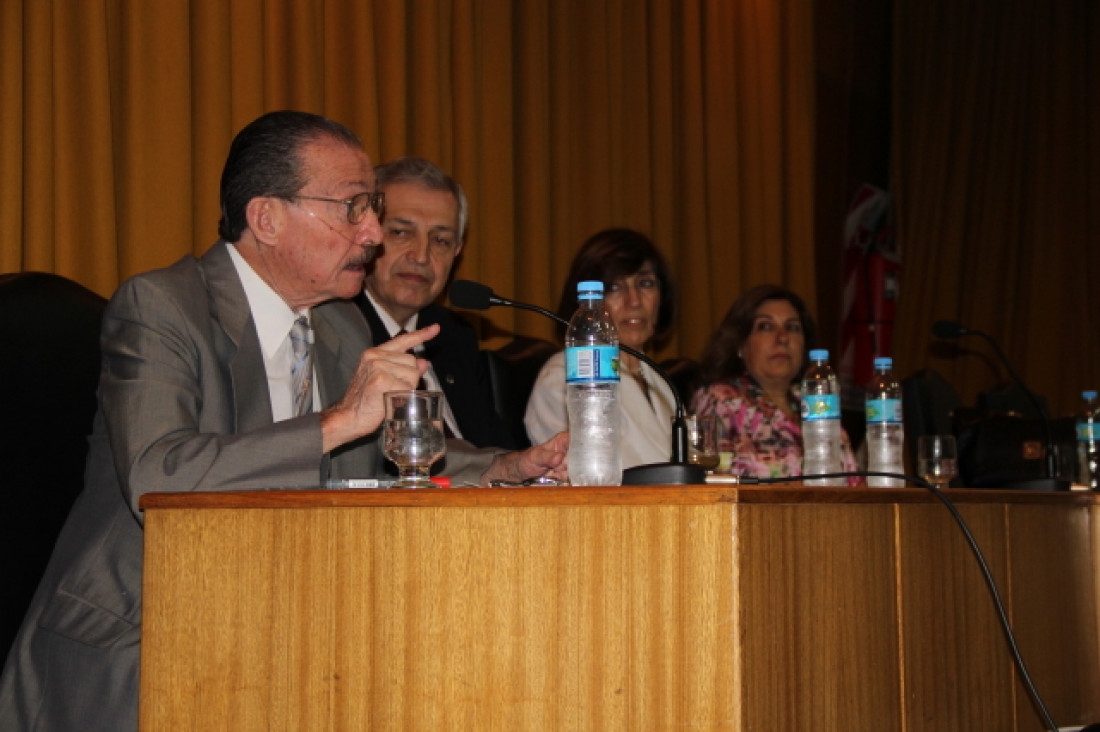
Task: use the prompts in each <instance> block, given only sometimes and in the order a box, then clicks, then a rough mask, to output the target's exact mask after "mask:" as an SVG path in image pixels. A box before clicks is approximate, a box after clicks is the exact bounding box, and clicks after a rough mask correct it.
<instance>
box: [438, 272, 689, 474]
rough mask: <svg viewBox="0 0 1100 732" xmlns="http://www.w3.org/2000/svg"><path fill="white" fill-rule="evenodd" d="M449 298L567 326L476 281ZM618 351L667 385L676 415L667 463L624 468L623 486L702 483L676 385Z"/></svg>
mask: <svg viewBox="0 0 1100 732" xmlns="http://www.w3.org/2000/svg"><path fill="white" fill-rule="evenodd" d="M450 298H451V304H452V305H454V306H455V307H457V308H462V309H463V310H488V309H489V308H490V307H492V306H493V305H504V306H505V307H510V308H519V309H521V310H530V311H531V312H534V313H539V314H540V315H545V316H546V317H548V318H551V319H552V320H555V321H557V322H559V323H561V324H562V325H565V326H568V325H569V321H568V320H566V319H565V318H563V317H561V316H559V315H558V314H557V313H552V312H550V311H549V310H547V309H546V308H540V307H539V306H538V305H529V304H527V303H523V302H515V301H514V300H508V299H507V298H503V297H498V296H497V295H496V294H494V293H493V290H492V289H491V288H490V287H488V286H487V285H483V284H481V283H480V282H471V281H470V280H455V282H454V284H452V285H451V290H450ZM619 348H620V350H623V351H625V352H626V353H629V354H630V355H631V356H633V357H634V358H636V359H638V360H639V361H644V362H645V363H647V364H648V365H649V367H650V368H652V369H653V370H654V371H656V372H657V374H658V375H659V376H660V377H661V378H662V379H664V381H665V383H666V384H668V388H669V391H671V392H672V397H673V398H674V399H675V400H676V416H675V417H674V418H673V420H672V460H671V461H670V462H667V463H652V464H650V465H637V466H635V467H633V468H627V469H626V470H624V471H623V485H697V484H700V483H703V482H704V481H705V480H706V475H707V473H706V470H704V469H703V468H702V467H701V466H699V465H692V464H691V463H689V462H688V461H687V454H688V449H687V444H688V438H687V422H686V421H685V420H684V411H685V410H684V401H683V399H681V398H680V392H679V391H677V390H676V385H675V384H673V383H672V379H671V378H669V375H668V374H666V373H665V370H664V369H662V368H661V367H660V366H658V365H657V362H656V361H654V360H653V359H651V358H650V357H649V356H647V355H645V354H644V353H641V352H640V351H636V350H634V349H633V348H630V347H629V346H624V345H620V346H619Z"/></svg>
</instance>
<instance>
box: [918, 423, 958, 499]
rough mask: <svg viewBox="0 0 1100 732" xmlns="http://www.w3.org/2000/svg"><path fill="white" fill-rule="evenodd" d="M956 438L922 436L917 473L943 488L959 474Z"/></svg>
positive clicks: (948, 436) (919, 445) (919, 443)
mask: <svg viewBox="0 0 1100 732" xmlns="http://www.w3.org/2000/svg"><path fill="white" fill-rule="evenodd" d="M956 460H957V455H956V450H955V438H954V437H953V436H951V435H921V436H920V438H919V439H918V440H917V473H918V474H919V475H920V477H922V478H924V479H925V480H926V481H928V482H929V483H931V484H932V485H934V486H936V487H937V488H943V487H944V486H946V485H947V484H948V483H950V482H951V479H952V478H954V477H955V476H956V475H958V474H959V469H958V466H957V462H956Z"/></svg>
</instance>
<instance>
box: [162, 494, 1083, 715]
mask: <svg viewBox="0 0 1100 732" xmlns="http://www.w3.org/2000/svg"><path fill="white" fill-rule="evenodd" d="M950 495H951V497H952V498H953V499H954V500H955V501H956V502H957V503H958V504H959V506H960V509H961V512H962V514H963V515H964V516H965V518H966V520H967V522H968V523H969V525H970V527H971V529H972V530H973V532H974V535H975V537H976V538H977V540H978V542H979V544H980V545H981V548H982V550H983V552H984V553H985V555H986V557H987V559H988V561H989V564H990V566H991V569H992V571H993V574H994V576H995V578H996V580H997V583H998V586H999V588H1000V591H1001V593H1002V597H1003V599H1004V602H1005V605H1006V609H1007V611H1008V613H1009V616H1010V618H1011V619H1012V622H1013V626H1014V628H1015V631H1016V635H1017V638H1018V640H1019V645H1020V648H1021V651H1022V652H1023V654H1024V658H1025V660H1026V662H1027V663H1028V666H1029V669H1030V671H1031V674H1032V677H1033V678H1034V680H1035V683H1036V685H1037V686H1038V688H1039V691H1040V693H1041V694H1042V695H1043V698H1044V699H1045V700H1046V703H1047V705H1048V707H1049V709H1050V712H1051V714H1052V715H1053V716H1054V719H1055V721H1056V722H1058V724H1060V725H1062V726H1069V725H1081V724H1085V723H1087V722H1094V721H1098V720H1100V640H1098V639H1100V612H1098V608H1100V597H1098V592H1100V581H1098V568H1100V496H1097V495H1095V494H1088V493H1058V494H1055V493H1018V492H1017V493H1012V492H994V491H951V493H950ZM142 506H143V507H144V509H145V584H144V618H143V624H144V629H143V645H142V660H141V709H140V714H141V724H142V729H143V730H146V731H148V730H206V729H224V730H234V731H237V730H367V729H371V730H432V731H433V732H434V731H435V730H501V731H512V730H599V731H601V732H603V731H605V730H659V729H691V730H811V729H812V730H905V731H906V732H916V731H917V730H936V731H937V732H943V731H944V730H1040V729H1043V725H1042V724H1041V722H1040V720H1039V718H1038V716H1037V715H1036V712H1035V711H1034V709H1033V707H1032V704H1031V702H1030V700H1029V699H1028V697H1027V695H1026V693H1025V691H1024V689H1023V686H1022V685H1021V684H1020V683H1019V681H1018V679H1017V677H1016V672H1015V670H1014V668H1013V666H1012V663H1011V659H1010V656H1009V654H1008V651H1007V647H1006V643H1005V638H1004V636H1003V634H1002V632H1001V629H1000V627H999V626H998V624H997V622H996V617H995V614H994V609H993V605H992V602H991V600H990V597H989V593H988V591H987V590H986V588H985V585H984V584H983V582H982V580H981V576H980V573H979V570H978V567H977V564H976V561H975V559H974V557H973V555H972V554H971V552H970V550H969V548H968V547H967V545H966V544H965V542H964V539H963V538H962V535H961V533H960V531H959V529H958V528H957V526H956V525H955V524H954V522H953V521H952V519H951V517H950V514H949V513H948V512H947V510H946V509H945V508H944V506H943V505H941V504H940V503H938V502H937V501H935V499H934V498H932V497H931V496H930V495H928V494H927V493H925V492H924V491H922V490H919V489H866V488H859V489H850V488H825V489H821V488H818V489H810V488H805V487H802V486H801V485H798V484H795V485H788V486H786V487H765V486H751V487H737V486H709V485H708V486H689V487H651V488H650V487H646V488H551V489H534V488H531V489H512V490H508V489H430V490H424V491H397V490H384V491H258V492H247V493H245V492H241V493H217V494H213V493H206V494H150V495H146V496H145V497H144V498H143V499H142Z"/></svg>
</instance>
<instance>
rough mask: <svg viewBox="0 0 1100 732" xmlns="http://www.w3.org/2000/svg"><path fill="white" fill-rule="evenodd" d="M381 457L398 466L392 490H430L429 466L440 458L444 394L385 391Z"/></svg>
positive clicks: (443, 448) (445, 449)
mask: <svg viewBox="0 0 1100 732" xmlns="http://www.w3.org/2000/svg"><path fill="white" fill-rule="evenodd" d="M382 398H383V399H384V401H385V404H386V421H385V423H384V424H383V426H382V429H383V433H382V434H383V437H382V454H384V455H385V456H386V457H387V458H389V459H390V460H392V461H393V462H394V464H395V465H397V470H398V472H399V474H400V477H399V478H398V479H397V482H395V483H394V484H393V487H394V488H431V487H433V486H434V483H432V482H431V479H430V478H429V476H430V474H431V469H432V463H434V462H435V461H436V460H439V458H441V457H443V455H444V454H446V451H447V444H446V442H444V440H443V411H442V409H443V393H442V392H438V391H387V392H386V393H385V394H383V395H382Z"/></svg>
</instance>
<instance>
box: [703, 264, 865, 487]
mask: <svg viewBox="0 0 1100 732" xmlns="http://www.w3.org/2000/svg"><path fill="white" fill-rule="evenodd" d="M816 342H817V325H816V324H815V323H814V320H813V317H812V316H811V315H810V312H809V310H808V309H807V308H806V303H805V302H804V301H803V300H802V298H801V297H799V296H798V295H797V294H796V293H794V292H791V291H790V290H788V289H786V288H783V287H779V286H777V285H758V286H757V287H753V288H752V289H750V290H748V291H747V292H745V293H744V294H742V295H741V297H739V298H737V300H736V301H735V302H734V303H733V305H732V306H730V309H729V311H728V312H727V313H726V317H725V318H723V320H722V324H721V325H719V326H718V330H717V331H716V332H715V333H714V335H712V336H711V338H710V343H709V344H708V346H707V349H706V354H705V355H704V357H703V366H702V380H703V383H704V384H706V386H703V387H701V388H700V389H699V390H698V391H696V392H695V396H694V398H693V399H692V408H693V411H694V412H695V413H696V414H715V415H717V416H718V423H719V431H720V433H721V434H720V436H719V450H720V451H721V452H723V453H726V452H728V453H732V459H731V462H730V472H731V473H733V474H734V475H752V476H756V477H760V478H770V477H779V476H788V475H801V474H802V424H801V420H800V417H799V400H800V397H801V390H800V383H799V379H800V377H801V375H802V372H803V371H804V370H805V368H806V366H807V364H808V360H807V358H808V354H809V352H810V350H811V349H813V348H814V347H815V345H816ZM841 446H842V451H843V452H842V456H841V464H842V465H843V468H844V470H846V471H848V470H858V469H859V468H858V465H857V463H856V460H855V457H854V456H853V455H852V448H851V445H850V443H849V441H848V435H847V434H843V433H842V435H841ZM859 482H860V481H859V479H858V478H850V479H849V483H851V484H852V485H857V484H858V483H859Z"/></svg>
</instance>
